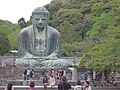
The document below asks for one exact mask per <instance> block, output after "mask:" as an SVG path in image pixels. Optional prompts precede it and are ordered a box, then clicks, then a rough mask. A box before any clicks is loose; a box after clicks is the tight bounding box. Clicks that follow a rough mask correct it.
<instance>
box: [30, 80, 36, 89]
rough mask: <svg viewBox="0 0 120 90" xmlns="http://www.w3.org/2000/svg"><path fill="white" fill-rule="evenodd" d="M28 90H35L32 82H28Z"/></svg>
mask: <svg viewBox="0 0 120 90" xmlns="http://www.w3.org/2000/svg"><path fill="white" fill-rule="evenodd" d="M29 86H30V89H29V90H36V88H35V83H34V82H33V81H31V82H30V85H29Z"/></svg>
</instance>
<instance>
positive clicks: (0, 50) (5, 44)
mask: <svg viewBox="0 0 120 90" xmlns="http://www.w3.org/2000/svg"><path fill="white" fill-rule="evenodd" d="M9 50H10V43H9V40H8V38H7V36H6V35H5V34H3V33H0V55H4V54H5V53H8V52H9Z"/></svg>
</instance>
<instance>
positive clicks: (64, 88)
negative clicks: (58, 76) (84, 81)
mask: <svg viewBox="0 0 120 90" xmlns="http://www.w3.org/2000/svg"><path fill="white" fill-rule="evenodd" d="M69 89H71V85H70V84H69V83H68V82H67V80H66V77H65V76H63V77H62V81H61V82H60V83H59V84H58V90H69Z"/></svg>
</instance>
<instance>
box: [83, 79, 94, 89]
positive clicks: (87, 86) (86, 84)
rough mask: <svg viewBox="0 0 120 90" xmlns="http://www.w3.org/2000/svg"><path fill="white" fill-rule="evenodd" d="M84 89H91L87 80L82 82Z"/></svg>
mask: <svg viewBox="0 0 120 90" xmlns="http://www.w3.org/2000/svg"><path fill="white" fill-rule="evenodd" d="M84 90H92V89H91V86H90V84H89V82H88V81H85V82H84Z"/></svg>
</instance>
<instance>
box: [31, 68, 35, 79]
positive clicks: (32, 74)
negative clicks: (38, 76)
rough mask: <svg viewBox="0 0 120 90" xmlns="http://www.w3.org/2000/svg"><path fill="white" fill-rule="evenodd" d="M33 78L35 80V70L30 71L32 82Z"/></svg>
mask: <svg viewBox="0 0 120 90" xmlns="http://www.w3.org/2000/svg"><path fill="white" fill-rule="evenodd" d="M33 78H34V70H33V69H32V70H31V71H30V80H33Z"/></svg>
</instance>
